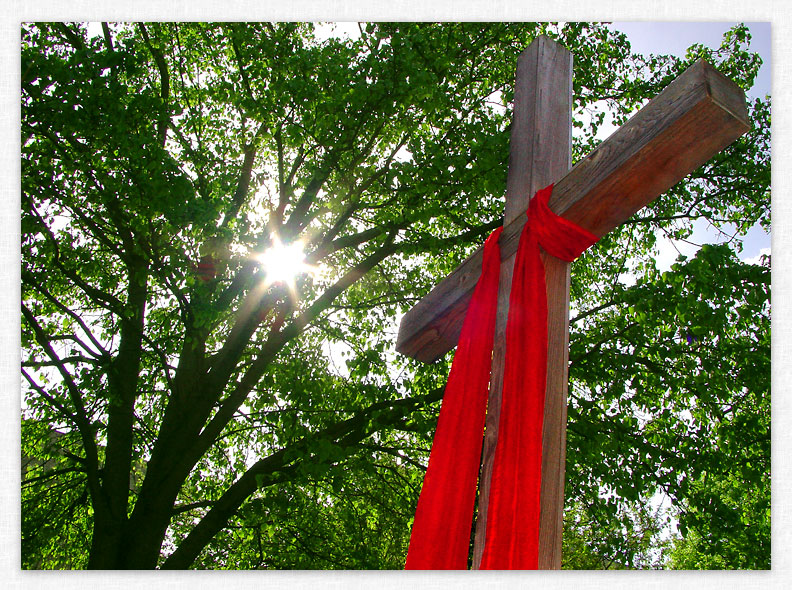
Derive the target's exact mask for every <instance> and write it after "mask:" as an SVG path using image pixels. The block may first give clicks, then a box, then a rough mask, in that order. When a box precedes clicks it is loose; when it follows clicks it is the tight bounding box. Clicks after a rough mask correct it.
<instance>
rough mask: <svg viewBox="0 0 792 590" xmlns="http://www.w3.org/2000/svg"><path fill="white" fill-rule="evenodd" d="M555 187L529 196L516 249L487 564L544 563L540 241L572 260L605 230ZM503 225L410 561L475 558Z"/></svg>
mask: <svg viewBox="0 0 792 590" xmlns="http://www.w3.org/2000/svg"><path fill="white" fill-rule="evenodd" d="M552 189H553V185H550V186H548V187H547V188H545V189H542V190H541V191H539V192H537V194H536V195H535V196H534V198H533V199H532V200H531V203H530V205H529V209H528V223H527V224H526V225H525V228H524V229H523V232H522V234H521V236H520V243H519V246H518V249H517V257H516V260H515V268H514V275H513V279H512V292H511V293H510V295H509V317H508V320H507V323H506V359H505V370H504V383H503V393H502V401H501V418H500V424H499V433H498V444H497V447H496V450H495V460H494V465H493V475H492V483H491V487H490V496H489V507H488V516H487V531H486V543H485V547H484V554H483V557H482V562H481V568H482V569H535V568H536V567H537V565H538V547H539V490H540V485H541V466H542V417H543V412H544V394H545V383H546V378H547V295H546V290H545V289H546V287H545V275H544V267H543V265H542V261H541V257H540V250H539V247H540V246H541V247H542V248H544V249H545V250H546V251H547V252H548V253H549V254H551V255H553V256H557V257H559V258H562V259H563V260H567V261H570V262H571V261H572V260H574V259H575V258H576V257H577V256H579V255H580V253H581V252H583V251H584V250H585V249H586V248H588V247H589V246H590V245H591V244H593V243H594V242H596V240H597V238H596V236H594V235H593V234H590V233H589V232H587V231H585V230H583V229H582V228H579V227H578V226H576V225H575V224H573V223H571V222H569V221H567V220H565V219H562V218H560V217H558V216H556V215H555V214H554V213H552V211H550V209H549V207H548V205H547V203H548V200H549V198H550V194H551V193H552ZM501 229H502V228H501ZM501 229H498V230H496V231H495V232H493V233H492V235H490V237H489V238H488V239H487V242H486V243H485V245H484V261H483V263H482V274H481V277H480V278H479V281H478V283H477V285H476V289H475V291H474V294H473V298H472V299H471V302H470V305H469V307H468V311H467V313H466V315H465V321H464V323H463V326H462V332H461V334H460V338H459V344H458V346H457V351H456V354H455V356H454V362H453V364H452V367H451V373H450V375H449V378H448V383H447V384H446V390H445V395H444V398H443V405H442V408H441V411H440V417H439V419H438V424H437V430H436V432H435V438H434V442H433V445H432V452H431V454H430V457H429V466H428V469H427V472H426V476H425V478H424V484H423V488H422V490H421V496H420V499H419V501H418V507H417V509H416V513H415V521H414V523H413V529H412V536H411V538H410V547H409V550H408V553H407V563H406V565H405V568H406V569H465V568H466V567H467V556H468V552H469V545H470V529H471V520H472V513H473V503H474V500H475V491H476V482H477V476H478V471H479V462H480V458H481V444H482V433H483V429H484V420H485V415H486V403H487V393H488V392H487V390H488V385H489V374H490V366H491V359H492V345H493V339H494V332H495V313H496V309H497V291H498V277H499V270H500V248H499V246H498V239H499V237H500V232H501Z"/></svg>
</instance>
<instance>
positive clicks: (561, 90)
mask: <svg viewBox="0 0 792 590" xmlns="http://www.w3.org/2000/svg"><path fill="white" fill-rule="evenodd" d="M516 81H517V83H516V87H515V93H514V112H513V120H512V129H511V136H510V146H509V175H508V180H507V183H506V205H505V213H504V217H505V221H504V223H507V224H509V223H513V224H515V225H517V226H519V227H520V228H522V226H523V225H524V224H525V221H526V218H525V215H524V213H525V210H526V209H527V208H528V202H529V199H530V197H531V196H532V195H533V194H534V193H535V192H536V191H537V190H538V189H540V188H542V187H544V186H547V185H548V184H549V183H551V182H552V181H553V179H554V178H558V177H559V176H561V175H563V174H564V173H565V172H566V171H567V170H569V167H570V165H571V163H572V161H571V149H572V54H571V53H570V52H569V51H568V50H566V49H565V48H563V47H562V46H560V45H558V44H557V43H555V42H553V41H551V40H550V39H548V38H547V37H539V38H538V39H536V40H535V41H534V42H533V43H531V45H530V46H528V48H527V49H526V50H525V51H523V53H522V54H521V55H520V57H519V59H518V60H517V76H516ZM514 259H515V254H514V253H513V254H511V255H510V256H508V257H507V258H505V259H503V260H502V261H501V270H500V280H499V286H498V312H497V316H496V322H495V344H494V347H493V353H492V369H491V371H492V372H491V376H490V390H489V399H488V403H487V422H486V434H485V437H484V446H483V452H482V465H481V474H480V476H479V490H480V491H479V497H478V515H477V518H476V533H475V541H474V548H473V567H474V568H476V569H477V568H478V567H479V564H480V563H481V557H482V554H483V551H484V543H485V541H486V527H487V509H488V504H489V488H490V479H491V477H492V467H493V462H494V455H495V446H496V444H497V440H498V425H499V423H500V405H501V391H502V388H503V370H504V360H505V348H504V344H505V340H506V319H507V317H508V314H509V295H510V293H511V284H512V276H513V272H514ZM548 295H549V296H551V297H559V296H561V298H562V299H563V296H562V295H561V294H559V293H553V294H550V293H548ZM566 299H568V294H567V297H566ZM555 307H556V306H555V305H554V306H553V308H555ZM559 311H560V310H559ZM563 313H564V314H566V311H564V312H563ZM550 319H551V318H550V317H549V316H548V322H549V321H550ZM554 319H558V318H557V314H556V316H554ZM559 330H562V331H563V332H564V333H566V331H567V320H566V319H565V320H564V322H563V325H561V324H560V323H559V322H557V321H555V322H554V323H553V324H552V325H551V324H550V323H548V332H549V333H553V332H554V331H559ZM556 365H558V367H557V368H559V370H562V367H563V366H565V362H564V361H563V360H562V359H560V358H558V357H557V356H554V357H553V358H552V359H551V358H550V355H548V367H554V370H555V368H556ZM556 372H557V371H556ZM563 395H564V398H565V397H566V387H564V390H563ZM554 397H557V392H556V391H554ZM556 405H557V404H556ZM565 424H566V420H564V422H563V424H562V423H559V422H558V421H557V419H554V422H553V423H552V424H550V423H548V424H547V426H546V429H547V430H549V431H550V432H552V433H554V436H553V437H554V438H557V430H558V428H563V427H565ZM549 468H550V469H553V474H551V475H550V476H549V477H550V479H557V478H558V474H557V473H556V471H557V470H556V469H554V468H553V467H549ZM560 477H561V480H562V481H563V472H562V473H561V474H560ZM562 493H563V487H562ZM551 520H552V519H551ZM551 520H548V522H547V528H548V530H547V531H546V532H545V537H547V538H548V539H550V541H551V542H553V541H554V540H555V538H556V537H558V539H559V540H560V534H561V529H560V528H559V530H558V531H556V530H555V529H554V527H553V526H552V522H551ZM540 529H541V527H540ZM540 535H541V532H540ZM541 546H542V541H540V552H541V551H542V547H541ZM560 548H561V547H560V545H559V547H558V550H559V551H558V553H559V554H560ZM559 564H560V562H559ZM540 567H543V566H542V565H541V564H540Z"/></svg>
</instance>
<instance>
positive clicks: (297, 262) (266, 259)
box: [256, 237, 315, 287]
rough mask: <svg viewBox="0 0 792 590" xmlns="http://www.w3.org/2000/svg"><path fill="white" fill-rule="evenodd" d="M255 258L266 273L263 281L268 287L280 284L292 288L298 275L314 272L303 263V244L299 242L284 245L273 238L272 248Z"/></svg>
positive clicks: (312, 268) (308, 265)
mask: <svg viewBox="0 0 792 590" xmlns="http://www.w3.org/2000/svg"><path fill="white" fill-rule="evenodd" d="M256 258H257V260H258V261H259V264H261V267H262V268H263V269H264V271H265V272H266V279H265V280H266V281H267V284H268V285H271V284H274V283H278V282H282V283H284V284H286V285H287V286H290V287H293V286H294V283H295V280H296V279H297V277H298V276H299V275H301V274H303V273H310V272H313V271H314V270H315V269H314V267H313V266H312V265H310V264H307V263H306V262H305V252H304V251H303V243H302V242H301V241H299V240H298V241H295V242H292V243H290V244H284V243H282V242H281V241H280V239H278V238H276V237H273V239H272V246H271V247H270V248H268V249H267V250H265V251H264V252H262V253H261V254H258V255H256Z"/></svg>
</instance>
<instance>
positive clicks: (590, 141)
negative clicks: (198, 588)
mask: <svg viewBox="0 0 792 590" xmlns="http://www.w3.org/2000/svg"><path fill="white" fill-rule="evenodd" d="M94 30H98V29H96V28H94V27H92V28H89V27H88V26H87V25H86V24H84V23H26V24H23V26H22V49H21V52H22V55H21V58H22V87H21V102H22V123H21V132H22V137H21V141H22V144H21V145H22V148H21V160H22V198H21V227H22V268H21V278H22V353H23V361H22V375H23V407H22V452H23V457H24V459H23V464H24V466H25V467H24V475H23V482H22V497H21V501H22V560H23V567H25V568H84V567H96V568H111V569H112V568H153V567H164V568H185V567H201V568H263V567H267V568H350V569H352V568H401V567H402V566H403V562H404V556H405V554H406V547H407V543H408V540H409V530H410V525H411V518H412V513H413V511H414V507H415V503H416V501H417V497H418V493H419V491H420V486H421V481H422V478H423V472H424V470H425V465H426V461H427V457H428V451H429V447H430V444H431V435H432V433H433V430H434V425H435V422H436V417H437V412H438V409H439V400H440V398H441V396H442V387H443V383H444V379H445V375H447V371H448V367H449V362H450V357H449V358H446V359H443V360H441V361H440V362H438V363H436V364H434V365H430V366H425V365H421V364H418V363H415V362H413V361H411V360H409V359H405V358H402V357H400V356H398V355H395V354H394V352H393V342H394V339H395V326H396V320H397V319H398V317H399V315H400V314H402V313H403V312H404V311H406V310H407V309H408V308H409V307H411V306H412V304H413V303H414V302H415V301H417V300H418V299H419V298H420V297H421V296H423V295H424V294H426V293H427V292H428V291H429V289H430V288H431V287H432V286H433V285H434V284H435V283H436V282H437V281H438V280H439V279H440V278H441V277H443V276H445V274H447V273H448V272H449V271H450V270H452V269H453V268H454V267H455V266H456V265H457V264H458V263H459V262H461V261H462V260H463V259H464V258H465V257H466V256H467V255H468V254H469V253H470V252H471V251H472V250H473V249H474V248H475V247H476V246H477V245H478V244H480V243H481V242H482V240H483V239H484V237H486V235H487V234H488V233H489V232H490V231H492V229H494V228H495V227H497V226H499V225H500V224H501V215H502V196H503V194H504V192H505V179H506V164H507V161H508V139H509V138H508V130H509V121H510V115H511V111H510V101H511V100H512V97H513V79H514V68H515V63H516V58H517V55H519V53H520V52H521V51H522V50H523V49H524V48H525V47H526V46H527V45H528V43H530V41H531V40H532V39H533V38H534V37H535V36H537V35H539V34H548V35H550V36H551V37H553V38H556V39H557V40H558V41H559V42H560V43H562V44H563V45H565V46H566V47H568V48H569V49H570V51H572V53H573V54H574V56H575V71H574V106H575V111H574V128H575V133H574V154H573V159H575V160H577V159H579V158H581V157H583V156H585V154H586V153H588V151H590V149H591V148H592V147H593V146H594V145H595V144H596V141H595V137H596V135H597V131H598V129H599V128H600V126H601V125H603V124H604V123H605V121H606V119H605V117H604V114H603V112H604V109H605V108H608V109H610V110H611V112H612V113H613V118H614V121H615V122H616V123H617V124H619V123H621V122H623V121H624V120H626V118H627V117H628V116H629V115H630V113H632V112H634V111H635V109H637V108H638V107H639V106H640V105H641V104H643V102H645V100H647V99H648V98H650V97H652V96H654V95H655V94H657V93H658V92H659V91H660V90H661V89H662V88H663V87H664V86H665V85H666V84H668V83H669V82H670V81H671V80H672V79H673V78H674V77H675V76H676V75H678V74H679V73H681V71H683V70H684V68H685V67H686V66H687V65H689V64H690V63H691V62H692V61H694V60H695V59H697V58H699V57H706V58H707V59H709V60H710V61H711V62H712V63H713V64H715V65H716V66H717V67H718V68H719V69H720V70H721V71H723V72H724V73H726V74H727V75H728V76H730V77H731V78H732V79H733V80H735V81H736V82H737V83H738V84H740V85H741V86H742V87H743V88H749V87H750V86H751V85H752V83H753V79H754V77H755V75H756V72H757V70H758V67H759V65H760V64H761V61H760V60H759V58H758V56H756V55H755V54H752V53H751V52H750V51H749V43H750V35H749V33H748V31H747V29H746V28H745V27H742V26H740V27H736V28H735V29H733V30H732V31H730V32H729V33H728V34H727V35H726V36H725V37H724V41H723V45H722V46H721V48H720V49H718V50H717V51H714V52H713V51H710V50H708V49H706V48H704V47H701V46H694V47H692V48H691V50H690V51H689V54H688V56H687V57H686V58H685V59H682V60H680V59H677V58H674V57H669V56H640V55H635V54H633V53H631V51H630V47H629V43H628V42H627V41H626V39H625V38H624V36H623V35H621V34H620V33H616V32H613V31H611V30H609V29H608V28H607V27H606V26H603V25H598V24H586V23H566V24H564V25H563V26H556V25H547V24H543V23H443V24H414V23H413V24H390V23H376V24H371V23H368V24H361V26H360V35H359V37H357V38H354V39H338V38H334V37H330V38H325V37H324V36H319V35H317V29H316V27H315V26H314V25H312V24H306V23H220V24H218V23H145V24H144V23H134V24H117V23H110V24H106V23H105V24H102V27H101V34H96V35H94V34H93V31H94ZM89 31H90V32H91V34H89ZM750 115H751V121H752V125H753V127H752V130H751V132H750V133H748V134H747V135H746V136H744V137H743V138H741V139H740V140H739V141H738V142H736V143H735V144H734V145H733V146H731V147H729V148H728V149H727V150H725V151H724V152H722V153H721V154H719V155H718V156H716V157H715V158H714V159H713V160H711V161H710V162H708V163H707V164H705V165H704V166H703V167H702V168H701V169H699V170H698V171H696V172H694V173H693V174H692V175H691V176H690V177H689V178H688V179H686V180H685V181H683V182H681V183H680V184H678V185H677V186H675V187H674V188H673V189H672V190H670V191H669V192H668V194H666V195H664V196H663V197H661V198H660V199H658V200H657V201H655V202H654V203H653V204H652V206H651V207H649V208H647V209H645V210H643V211H641V212H639V213H638V214H637V215H636V216H635V217H634V218H633V219H631V220H629V221H628V223H626V224H625V225H623V226H622V227H621V228H619V229H618V230H617V231H615V232H613V233H611V234H609V235H608V236H607V237H605V238H604V239H603V240H601V242H600V243H599V244H598V245H597V246H596V247H595V248H593V249H592V250H590V251H589V252H587V253H586V255H585V256H584V257H583V259H582V260H581V261H579V262H577V263H576V264H575V265H574V268H573V279H572V284H573V287H572V306H573V317H572V321H571V335H570V346H571V350H570V361H571V365H570V379H571V385H570V399H569V431H568V446H567V485H566V498H567V513H566V517H565V541H564V542H565V557H564V560H565V562H564V566H565V567H579V568H580V567H582V568H588V567H681V568H688V567H695V568H706V567H724V568H733V567H739V568H766V567H769V531H770V529H769V498H770V492H769V481H770V479H769V477H770V471H769V456H770V455H769V428H770V410H769V409H770V401H769V375H770V373H769V358H770V356H769V350H770V349H769V344H770V330H769V318H770V310H769V284H770V275H769V267H768V264H760V265H754V264H747V263H744V262H741V261H740V260H739V259H738V257H737V253H738V252H739V248H740V245H739V244H740V242H739V236H740V235H743V234H744V233H745V232H746V231H747V229H748V228H750V227H752V226H753V225H755V224H757V223H759V224H761V225H762V226H764V227H766V228H769V223H770V217H769V207H770V198H769V179H770V161H769V139H770V137H769V129H770V117H769V98H767V99H765V100H757V101H756V102H755V103H754V104H752V105H750ZM697 219H706V220H708V221H709V222H710V223H712V224H714V225H715V226H717V227H724V228H725V227H727V224H734V226H735V227H736V232H737V233H736V236H735V239H734V240H732V241H731V242H729V243H727V244H721V245H715V244H713V245H707V246H705V247H703V248H701V250H699V252H698V254H697V255H696V256H695V257H694V258H692V259H682V258H680V259H679V260H678V261H677V263H676V264H675V265H674V267H673V268H672V269H671V270H670V271H668V272H665V273H660V272H659V271H658V269H657V268H656V265H655V256H656V252H657V246H656V236H657V235H659V234H665V235H668V236H671V237H674V238H678V239H680V238H687V237H689V236H690V233H691V227H692V223H693V221H694V220H697ZM276 239H277V240H280V241H282V242H283V243H285V244H292V243H295V242H297V241H298V240H299V241H301V243H303V244H304V249H305V252H306V255H307V256H306V262H307V263H309V264H312V265H316V266H318V267H319V269H320V270H319V272H317V273H314V274H303V275H301V276H300V277H299V278H298V280H297V282H296V285H295V286H294V288H293V289H289V288H287V287H286V286H285V285H284V284H283V283H274V284H272V283H270V282H269V281H267V277H266V268H264V267H262V266H261V265H260V264H259V263H258V259H257V257H256V255H257V254H260V253H262V252H265V251H266V250H267V248H268V247H269V246H270V245H271V244H272V242H273V240H276ZM658 498H663V499H665V500H664V501H665V503H666V505H667V506H666V508H665V509H660V510H655V509H654V508H652V503H653V502H656V500H657V499H658ZM666 519H671V525H670V526H669V525H667V524H666ZM669 531H670V532H671V535H672V536H671V537H670V538H669V537H668V535H669ZM676 531H678V533H677V532H676Z"/></svg>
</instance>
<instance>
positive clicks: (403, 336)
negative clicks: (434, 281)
mask: <svg viewBox="0 0 792 590" xmlns="http://www.w3.org/2000/svg"><path fill="white" fill-rule="evenodd" d="M748 128H749V123H748V111H747V108H746V104H745V95H744V93H743V91H742V90H741V89H740V88H739V87H738V86H737V85H736V84H734V83H733V82H731V81H730V80H729V79H728V78H726V77H725V76H723V75H722V74H720V73H719V72H718V71H717V70H715V69H714V68H713V67H712V66H710V65H709V64H708V63H706V62H705V61H703V60H700V61H698V62H696V63H695V64H694V65H692V66H691V67H690V68H688V69H687V70H686V71H685V72H684V73H682V74H681V75H680V76H679V77H678V78H677V79H676V80H675V81H674V82H672V83H671V84H670V85H669V86H668V87H667V88H666V89H665V90H663V92H661V93H660V94H659V95H658V96H656V97H655V98H654V99H652V100H651V101H650V102H649V103H648V104H647V105H646V106H645V107H644V108H642V109H641V110H640V111H639V112H638V113H636V114H635V115H634V116H633V117H632V118H631V119H630V120H629V121H628V122H627V123H625V125H624V126H622V127H621V128H620V129H619V130H617V131H616V132H615V133H614V134H613V135H611V136H610V137H609V138H608V139H607V140H605V141H604V142H602V143H601V144H600V145H599V146H598V147H597V148H596V149H595V150H594V151H593V152H591V154H589V155H588V156H587V157H586V158H585V159H583V160H581V161H580V162H578V163H577V164H576V165H575V167H574V168H573V169H572V170H570V171H569V172H568V173H567V174H566V175H565V176H563V177H562V178H560V179H559V180H557V182H556V184H555V188H554V190H553V195H552V197H551V199H550V208H551V209H552V210H553V211H554V212H555V213H557V214H558V215H561V216H562V217H565V218H566V219H569V220H570V221H573V222H575V223H577V224H578V225H580V226H582V227H584V228H585V229H588V230H589V231H591V232H592V233H594V234H595V235H598V236H602V235H604V234H605V233H607V232H608V231H609V230H611V229H613V228H614V227H616V226H617V225H618V224H620V223H621V222H623V221H624V220H626V219H628V218H629V217H630V216H631V215H632V214H633V213H635V212H636V211H637V210H638V209H640V208H641V207H643V206H645V205H647V204H648V203H650V202H651V201H652V200H653V199H655V198H656V197H657V196H659V195H660V194H662V193H663V192H665V191H666V190H668V189H669V188H671V187H672V186H673V185H674V184H676V183H677V182H678V181H679V180H681V179H682V178H683V177H684V176H686V175H687V174H689V173H690V172H692V171H693V170H695V169H696V168H698V167H699V166H700V165H701V164H703V163H704V162H705V161H707V160H708V159H709V158H710V157H712V156H713V155H714V154H715V153H717V152H718V151H720V150H721V149H723V148H724V147H725V146H727V145H729V144H730V143H731V142H733V141H734V140H735V139H737V138H738V137H739V136H740V135H742V134H743V133H745V132H746V131H747V130H748ZM537 188H541V187H537ZM534 190H535V189H534ZM533 192H534V191H533V190H531V191H529V195H528V196H531V195H532V194H533ZM521 229H522V221H521V220H520V219H519V217H518V219H516V220H514V221H512V222H511V223H508V224H507V225H506V227H505V228H504V231H503V234H502V236H501V240H500V243H501V257H502V259H506V258H508V257H510V256H511V255H512V254H513V253H514V252H515V251H516V249H517V240H518V238H519V232H520V230H521ZM481 258H482V251H481V249H479V250H477V251H476V252H475V253H474V254H473V255H472V256H471V257H470V258H468V259H467V260H466V261H465V262H464V263H462V264H461V265H460V266H459V267H458V268H457V269H456V270H455V271H454V272H453V273H451V274H450V275H449V276H448V277H446V278H445V279H443V281H441V282H440V283H439V284H438V285H437V286H436V287H435V288H434V289H433V290H432V291H431V292H430V293H429V294H428V295H427V296H426V297H424V298H423V299H422V300H421V301H420V302H418V303H417V304H416V305H415V306H414V307H413V308H412V309H411V310H410V311H409V312H407V313H406V314H405V316H404V317H403V318H402V322H401V325H400V327H399V335H398V338H397V343H396V350H398V351H399V352H401V353H403V354H405V355H407V356H411V357H413V358H416V359H418V360H421V361H424V362H432V361H435V360H437V359H438V358H440V357H441V356H442V355H444V354H445V353H446V352H448V351H449V350H450V349H451V348H453V347H454V346H456V343H457V340H458V339H459V331H460V330H461V327H462V321H463V319H464V313H465V309H466V308H467V304H468V301H469V300H470V296H471V295H472V292H473V288H474V287H475V284H476V281H477V280H478V277H479V275H480V274H481Z"/></svg>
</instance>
